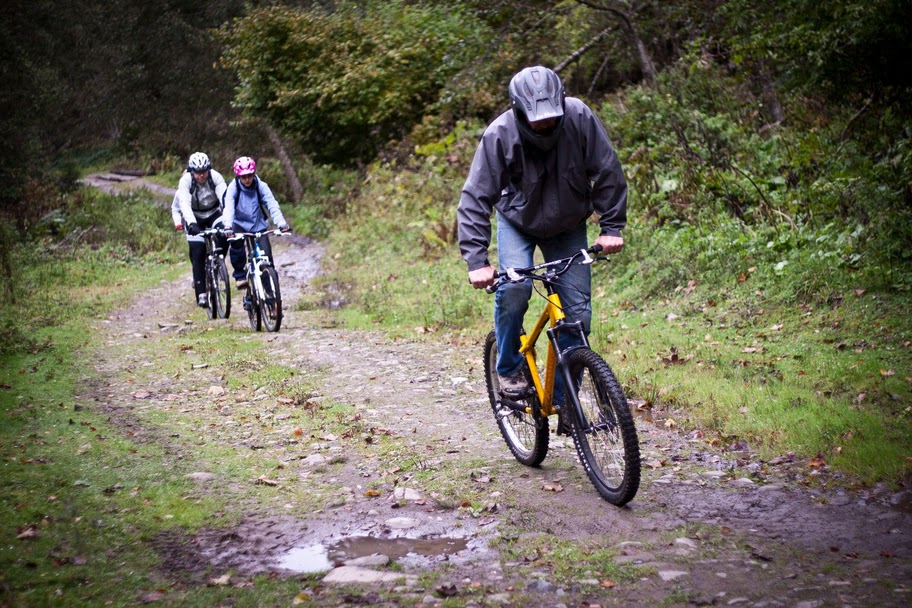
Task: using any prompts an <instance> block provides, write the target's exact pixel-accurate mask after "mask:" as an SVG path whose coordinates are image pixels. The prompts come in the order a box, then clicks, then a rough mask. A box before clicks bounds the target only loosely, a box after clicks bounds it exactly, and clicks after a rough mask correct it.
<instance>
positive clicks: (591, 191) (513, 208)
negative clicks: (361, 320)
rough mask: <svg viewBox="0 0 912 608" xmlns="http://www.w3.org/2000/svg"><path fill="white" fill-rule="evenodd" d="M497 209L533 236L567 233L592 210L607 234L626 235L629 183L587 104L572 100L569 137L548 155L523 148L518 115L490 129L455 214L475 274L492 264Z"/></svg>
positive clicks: (509, 114) (567, 112) (502, 118)
mask: <svg viewBox="0 0 912 608" xmlns="http://www.w3.org/2000/svg"><path fill="white" fill-rule="evenodd" d="M494 209H497V211H499V212H500V213H501V215H502V216H503V217H504V218H506V220H507V221H509V222H510V223H511V224H513V225H514V226H515V227H516V228H517V229H518V230H520V231H522V232H524V233H526V234H528V235H529V236H531V237H533V238H536V237H537V238H547V237H550V236H554V235H556V234H560V233H561V232H564V231H566V230H569V229H570V228H573V227H575V226H578V225H579V224H580V223H581V222H584V221H585V220H586V218H588V217H589V216H590V215H591V214H592V213H593V212H595V213H597V214H598V215H599V225H600V226H601V234H607V235H612V236H620V231H621V229H622V228H624V226H625V225H626V223H627V182H626V180H625V179H624V172H623V170H622V169H621V163H620V161H619V160H618V157H617V154H615V152H614V148H613V147H612V146H611V142H610V141H609V140H608V135H607V134H606V133H605V129H604V127H603V126H602V123H601V122H600V121H599V119H598V118H597V117H596V116H595V114H594V113H593V112H592V110H591V109H590V108H589V107H588V106H587V105H586V104H585V103H583V102H582V101H580V100H579V99H576V98H574V97H567V98H566V105H565V108H564V124H563V131H562V133H561V135H560V139H558V141H557V144H556V145H555V146H554V148H552V149H551V150H549V151H548V152H543V151H541V150H538V149H536V148H535V147H534V146H532V145H529V144H526V145H525V146H524V145H523V142H522V140H521V139H520V134H519V129H518V128H517V126H516V119H515V117H514V115H513V111H512V110H509V111H507V112H504V113H503V114H501V115H500V116H499V117H498V118H497V119H495V120H494V122H492V123H491V124H490V125H489V126H488V128H487V129H485V132H484V134H483V135H482V136H481V142H480V143H479V145H478V150H477V151H476V152H475V158H474V160H473V161H472V167H471V168H470V169H469V176H468V178H467V179H466V182H465V185H464V186H463V187H462V197H461V198H460V200H459V208H458V210H457V212H456V213H457V220H458V228H459V249H460V251H461V252H462V257H463V259H465V261H466V262H467V263H468V265H469V270H470V271H472V270H477V269H478V268H482V267H484V266H487V265H488V246H489V245H490V244H491V215H492V214H493V212H494Z"/></svg>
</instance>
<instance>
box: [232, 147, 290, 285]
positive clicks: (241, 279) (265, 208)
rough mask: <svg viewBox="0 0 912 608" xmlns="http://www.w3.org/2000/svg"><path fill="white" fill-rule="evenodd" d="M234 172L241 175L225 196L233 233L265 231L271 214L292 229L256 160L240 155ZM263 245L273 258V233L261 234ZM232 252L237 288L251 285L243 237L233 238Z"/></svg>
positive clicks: (281, 227) (283, 227)
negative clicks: (246, 270)
mask: <svg viewBox="0 0 912 608" xmlns="http://www.w3.org/2000/svg"><path fill="white" fill-rule="evenodd" d="M234 174H235V175H237V177H235V178H234V180H233V181H231V183H229V184H228V189H227V190H226V191H225V196H224V199H223V202H224V206H225V209H224V211H223V213H222V219H223V221H224V223H225V226H227V227H228V231H229V233H230V232H262V231H264V230H266V229H267V228H269V218H272V221H273V223H274V224H275V225H276V226H278V228H279V230H281V231H282V232H288V231H289V230H291V227H290V226H289V225H288V222H286V221H285V216H284V215H282V210H281V209H280V208H279V202H278V201H277V200H276V197H275V195H273V193H272V190H271V189H270V188H269V184H267V183H266V182H264V181H263V180H261V179H260V178H259V177H258V176H257V174H256V161H255V160H253V159H252V158H251V157H249V156H242V157H240V158H238V159H237V160H236V161H234ZM267 214H268V215H267ZM260 247H261V248H262V249H263V251H264V252H265V253H266V255H268V256H269V258H270V259H272V247H271V245H270V243H269V237H267V236H262V237H260ZM230 254H231V265H232V266H233V267H234V279H235V281H236V282H237V288H238V289H244V288H245V287H247V274H246V272H245V268H246V265H245V254H244V243H243V242H242V241H235V242H233V243H232V244H231V248H230ZM273 263H275V260H273Z"/></svg>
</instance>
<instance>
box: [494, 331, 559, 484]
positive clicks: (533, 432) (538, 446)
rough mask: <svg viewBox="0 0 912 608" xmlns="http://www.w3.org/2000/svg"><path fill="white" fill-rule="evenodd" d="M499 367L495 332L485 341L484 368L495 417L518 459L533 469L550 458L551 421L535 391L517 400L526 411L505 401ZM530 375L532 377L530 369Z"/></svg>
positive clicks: (501, 432)
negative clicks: (549, 422) (511, 406)
mask: <svg viewBox="0 0 912 608" xmlns="http://www.w3.org/2000/svg"><path fill="white" fill-rule="evenodd" d="M496 365H497V342H496V341H495V340H494V332H493V331H492V332H491V333H490V334H488V338H487V340H485V349H484V369H485V380H486V381H487V385H488V397H489V398H490V400H491V408H492V409H493V410H494V418H495V419H496V420H497V426H498V427H499V428H500V434H501V435H503V438H504V441H506V442H507V446H508V447H509V448H510V451H511V452H513V456H514V457H515V458H516V460H518V461H519V462H521V463H523V464H524V465H527V466H530V467H534V466H538V465H539V464H541V462H542V461H543V460H544V459H545V456H547V455H548V419H547V418H546V417H544V416H542V414H541V404H540V403H539V402H538V395H537V394H536V393H535V391H534V390H533V391H532V392H531V394H530V396H529V397H527V398H525V399H522V400H517V401H516V403H519V404H521V405H523V406H525V408H524V410H523V411H519V410H518V409H514V408H510V407H508V406H507V405H506V404H505V403H504V402H503V397H502V396H501V394H500V382H499V380H498V379H497V367H496ZM526 376H527V377H528V376H529V374H528V368H526ZM530 385H531V382H530Z"/></svg>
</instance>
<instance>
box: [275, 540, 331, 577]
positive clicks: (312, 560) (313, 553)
mask: <svg viewBox="0 0 912 608" xmlns="http://www.w3.org/2000/svg"><path fill="white" fill-rule="evenodd" d="M332 567H333V564H332V562H330V561H329V557H328V556H327V553H326V547H324V546H323V545H310V546H309V547H295V548H294V549H292V550H291V551H289V552H288V553H286V554H285V555H284V556H282V558H281V559H280V560H279V568H281V569H283V570H291V571H292V572H301V573H304V572H325V571H327V570H332Z"/></svg>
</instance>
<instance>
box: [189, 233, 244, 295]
mask: <svg viewBox="0 0 912 608" xmlns="http://www.w3.org/2000/svg"><path fill="white" fill-rule="evenodd" d="M221 220H222V216H221V215H213V216H212V217H207V218H206V219H204V220H200V219H198V218H197V220H196V223H197V224H198V225H199V227H200V230H205V229H207V228H212V227H220V226H221V225H222V224H221ZM187 238H188V239H193V240H188V242H187V244H188V245H189V246H190V266H191V267H192V268H193V291H195V292H196V297H197V298H198V297H199V295H200V294H201V293H206V242H205V241H203V240H202V239H203V237H202V236H199V237H196V238H194V237H187ZM215 245H216V247H218V248H219V249H221V250H222V251H225V249H227V247H228V239H226V238H225V237H224V236H217V237H216V239H215ZM242 267H243V265H242Z"/></svg>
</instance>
